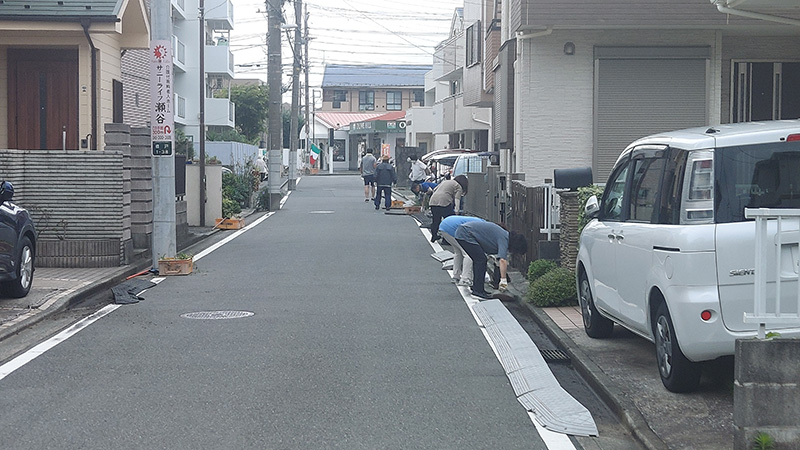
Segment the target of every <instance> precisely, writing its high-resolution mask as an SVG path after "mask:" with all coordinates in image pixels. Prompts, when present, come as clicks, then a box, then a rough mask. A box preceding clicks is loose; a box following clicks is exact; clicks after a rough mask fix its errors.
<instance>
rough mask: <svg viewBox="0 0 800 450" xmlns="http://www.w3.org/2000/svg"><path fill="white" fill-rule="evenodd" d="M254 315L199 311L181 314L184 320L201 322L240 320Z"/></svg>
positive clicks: (235, 312) (236, 312)
mask: <svg viewBox="0 0 800 450" xmlns="http://www.w3.org/2000/svg"><path fill="white" fill-rule="evenodd" d="M254 314H255V313H251V312H249V311H199V312H193V313H186V314H181V317H183V318H184V319H201V320H220V319H241V318H243V317H250V316H252V315H254Z"/></svg>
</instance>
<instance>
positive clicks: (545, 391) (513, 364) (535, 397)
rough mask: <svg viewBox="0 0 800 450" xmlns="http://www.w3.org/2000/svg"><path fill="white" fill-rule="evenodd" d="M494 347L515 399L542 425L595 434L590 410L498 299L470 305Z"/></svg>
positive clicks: (570, 431)
mask: <svg viewBox="0 0 800 450" xmlns="http://www.w3.org/2000/svg"><path fill="white" fill-rule="evenodd" d="M472 310H473V311H474V312H475V315H476V316H477V317H478V319H479V321H480V322H481V324H482V325H483V327H484V328H485V329H486V334H487V335H488V336H489V340H490V341H491V342H492V344H493V345H494V348H495V349H496V350H497V355H498V358H499V359H500V364H501V365H502V366H503V369H504V370H505V372H506V375H507V376H508V379H509V381H510V382H511V386H512V387H513V388H514V393H515V394H516V396H517V400H518V401H519V402H520V404H522V406H524V407H525V409H527V410H528V411H530V412H532V413H533V415H534V416H536V420H537V421H538V422H539V423H540V424H541V425H542V426H543V427H545V428H547V429H548V430H551V431H556V432H559V433H565V434H571V435H575V436H597V434H598V432H597V425H596V424H595V423H594V419H592V415H591V413H590V412H589V411H588V410H587V409H586V408H585V407H584V406H583V405H581V404H580V403H579V402H578V401H577V400H575V399H574V398H573V397H572V396H571V395H569V393H567V391H565V390H564V389H563V388H562V387H561V385H560V384H558V380H556V377H555V376H554V375H553V372H551V371H550V368H549V367H548V366H547V362H546V361H545V360H544V357H542V354H541V352H540V351H539V349H538V348H537V347H536V344H534V343H533V341H532V340H531V338H530V336H528V333H527V332H525V330H524V329H523V328H522V326H521V325H520V324H519V323H518V322H517V320H516V319H515V318H514V316H512V315H511V313H510V312H509V311H508V310H507V309H506V307H505V306H503V303H502V302H501V301H500V300H487V301H483V302H480V303H476V304H475V306H473V307H472Z"/></svg>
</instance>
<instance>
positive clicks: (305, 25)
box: [303, 5, 311, 162]
mask: <svg viewBox="0 0 800 450" xmlns="http://www.w3.org/2000/svg"><path fill="white" fill-rule="evenodd" d="M303 7H304V10H305V11H304V13H303V19H304V20H303V35H304V38H303V46H304V49H303V58H304V64H303V72H305V76H306V83H305V96H306V102H305V103H306V151H305V154H304V155H303V161H304V162H307V161H308V155H310V154H311V134H310V131H309V127H310V126H311V124H310V123H309V119H310V118H311V117H310V116H311V111H310V109H309V108H310V107H311V105H310V104H309V103H308V69H309V66H308V5H303Z"/></svg>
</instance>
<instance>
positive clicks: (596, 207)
mask: <svg viewBox="0 0 800 450" xmlns="http://www.w3.org/2000/svg"><path fill="white" fill-rule="evenodd" d="M598 213H600V204H599V202H598V201H597V196H596V195H593V196H591V197H589V199H588V200H586V205H585V206H584V207H583V214H584V216H585V217H586V218H587V219H594V218H595V217H597V214H598Z"/></svg>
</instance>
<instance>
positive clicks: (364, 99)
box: [358, 91, 375, 111]
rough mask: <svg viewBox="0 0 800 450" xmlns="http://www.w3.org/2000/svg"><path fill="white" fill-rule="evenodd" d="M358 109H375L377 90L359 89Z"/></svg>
mask: <svg viewBox="0 0 800 450" xmlns="http://www.w3.org/2000/svg"><path fill="white" fill-rule="evenodd" d="M358 110H359V111H374V110H375V91H358Z"/></svg>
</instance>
